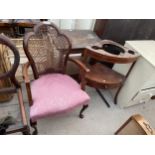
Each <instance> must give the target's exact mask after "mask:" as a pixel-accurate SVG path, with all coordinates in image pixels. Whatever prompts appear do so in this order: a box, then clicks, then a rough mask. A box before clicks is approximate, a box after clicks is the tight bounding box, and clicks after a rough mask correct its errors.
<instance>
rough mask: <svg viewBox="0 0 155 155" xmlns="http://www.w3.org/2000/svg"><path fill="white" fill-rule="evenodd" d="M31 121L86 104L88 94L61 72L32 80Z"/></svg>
mask: <svg viewBox="0 0 155 155" xmlns="http://www.w3.org/2000/svg"><path fill="white" fill-rule="evenodd" d="M31 91H32V97H33V105H32V106H31V108H30V117H31V120H32V121H37V120H38V119H39V118H43V117H46V116H49V115H52V114H56V113H61V112H64V111H67V110H69V109H72V108H74V107H76V106H78V105H87V104H88V101H89V99H90V98H89V96H88V95H87V93H86V92H84V91H83V90H81V88H80V85H79V84H78V83H77V82H76V81H74V80H73V79H72V78H71V77H69V76H67V75H63V74H47V75H43V76H41V77H40V78H39V79H37V80H35V81H33V82H32V85H31Z"/></svg>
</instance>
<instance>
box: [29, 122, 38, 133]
mask: <svg viewBox="0 0 155 155" xmlns="http://www.w3.org/2000/svg"><path fill="white" fill-rule="evenodd" d="M30 124H31V127H32V128H33V129H34V131H33V132H32V135H37V134H38V129H37V122H32V121H31V120H30Z"/></svg>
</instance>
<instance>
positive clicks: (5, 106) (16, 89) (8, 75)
mask: <svg viewBox="0 0 155 155" xmlns="http://www.w3.org/2000/svg"><path fill="white" fill-rule="evenodd" d="M0 44H1V46H2V47H3V48H2V49H5V50H9V51H10V52H12V53H13V54H14V63H13V65H12V67H11V69H10V70H8V71H7V72H2V71H0V82H4V81H5V80H6V79H8V80H9V81H10V82H11V86H9V87H5V88H0V95H3V94H17V97H18V104H16V103H14V104H11V103H8V102H7V103H0V110H1V112H0V114H1V117H2V116H3V115H4V116H3V117H6V115H8V112H9V113H10V115H11V116H13V115H16V114H15V113H14V112H15V111H12V110H13V109H16V108H17V110H16V112H18V111H19V112H20V114H19V115H18V116H17V117H16V118H15V119H16V121H15V124H14V125H11V126H9V128H8V129H7V130H6V133H5V134H11V133H15V132H22V133H23V134H30V130H29V126H28V123H27V118H26V111H25V107H24V102H23V96H22V89H21V85H20V84H19V83H18V81H17V80H16V77H15V73H16V71H17V68H18V65H19V61H20V57H19V52H18V50H17V48H16V47H15V45H14V44H13V43H12V42H11V41H10V39H9V38H8V37H6V36H4V35H0ZM2 64H3V60H0V68H1V66H3V65H2ZM19 117H20V118H19Z"/></svg>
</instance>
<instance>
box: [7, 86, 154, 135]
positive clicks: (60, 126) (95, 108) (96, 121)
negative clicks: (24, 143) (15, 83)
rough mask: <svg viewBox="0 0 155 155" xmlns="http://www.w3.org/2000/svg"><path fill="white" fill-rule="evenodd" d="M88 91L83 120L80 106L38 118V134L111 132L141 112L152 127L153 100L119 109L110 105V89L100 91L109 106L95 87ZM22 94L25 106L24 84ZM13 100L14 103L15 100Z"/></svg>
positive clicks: (101, 133)
mask: <svg viewBox="0 0 155 155" xmlns="http://www.w3.org/2000/svg"><path fill="white" fill-rule="evenodd" d="M87 92H88V94H89V95H90V96H91V101H90V105H89V108H88V109H87V110H86V111H85V118H84V119H80V118H78V113H79V111H80V108H77V109H75V110H73V111H71V112H68V113H65V114H62V115H58V116H53V117H49V118H46V119H42V120H39V121H38V130H39V134H41V135H64V134H65V135H71V134H74V135H75V134H76V135H84V134H85V135H92V134H94V135H111V134H114V132H115V131H116V130H117V129H118V128H119V127H120V126H121V125H122V123H124V122H125V121H126V120H127V119H128V118H129V117H130V116H131V115H133V114H141V115H142V116H144V117H145V118H146V119H147V120H148V121H149V122H150V124H151V125H152V126H153V127H155V117H154V116H155V101H151V102H150V103H147V104H139V105H136V106H132V107H130V108H125V109H122V108H120V107H119V106H117V105H114V104H113V101H112V99H111V97H110V95H109V92H105V91H103V92H102V93H104V94H105V96H106V98H107V99H108V101H109V102H110V105H111V107H110V108H108V107H107V106H106V105H105V103H104V102H103V101H102V99H101V98H100V96H99V95H98V94H97V92H96V91H95V89H92V88H87ZM23 94H24V102H25V105H26V106H28V102H27V96H26V93H25V88H24V87H23ZM12 102H16V99H14V100H12ZM9 104H10V103H9Z"/></svg>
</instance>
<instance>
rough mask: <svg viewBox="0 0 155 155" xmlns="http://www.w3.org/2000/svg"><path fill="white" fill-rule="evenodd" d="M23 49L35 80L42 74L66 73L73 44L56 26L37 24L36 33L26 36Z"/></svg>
mask: <svg viewBox="0 0 155 155" xmlns="http://www.w3.org/2000/svg"><path fill="white" fill-rule="evenodd" d="M23 47H24V51H25V54H26V56H27V57H28V59H29V62H30V65H31V67H32V70H33V73H34V77H35V79H37V78H38V77H39V75H41V74H45V73H52V72H64V71H65V68H66V63H67V58H68V55H69V53H70V50H71V42H70V40H69V38H68V37H67V36H66V35H64V34H63V33H61V32H60V30H59V29H58V28H57V26H56V25H54V24H45V23H39V24H37V25H36V26H35V27H34V32H29V33H27V34H26V35H25V36H24V41H23Z"/></svg>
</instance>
